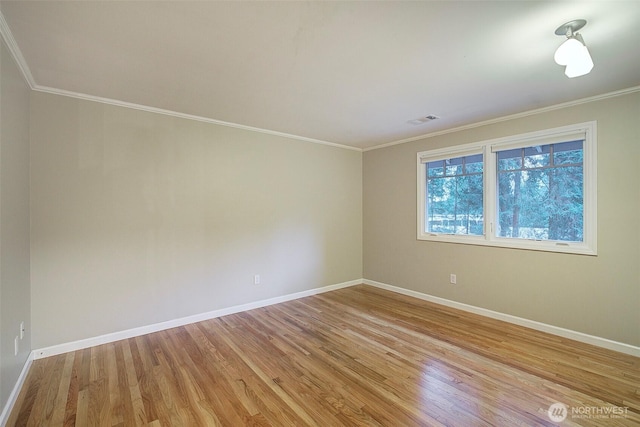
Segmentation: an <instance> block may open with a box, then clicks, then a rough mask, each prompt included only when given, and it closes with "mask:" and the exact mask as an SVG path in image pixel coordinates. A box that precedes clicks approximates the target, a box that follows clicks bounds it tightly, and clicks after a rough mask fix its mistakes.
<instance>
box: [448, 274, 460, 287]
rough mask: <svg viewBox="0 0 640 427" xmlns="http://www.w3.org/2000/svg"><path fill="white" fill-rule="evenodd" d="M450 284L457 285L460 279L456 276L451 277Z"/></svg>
mask: <svg viewBox="0 0 640 427" xmlns="http://www.w3.org/2000/svg"><path fill="white" fill-rule="evenodd" d="M449 283H451V284H452V285H455V284H456V283H458V278H457V277H456V275H455V274H451V275H449Z"/></svg>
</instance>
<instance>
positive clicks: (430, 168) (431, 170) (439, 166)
mask: <svg viewBox="0 0 640 427" xmlns="http://www.w3.org/2000/svg"><path fill="white" fill-rule="evenodd" d="M427 175H428V176H442V175H444V161H443V160H440V161H438V162H429V163H427Z"/></svg>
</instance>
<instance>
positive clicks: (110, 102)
mask: <svg viewBox="0 0 640 427" xmlns="http://www.w3.org/2000/svg"><path fill="white" fill-rule="evenodd" d="M32 89H33V90H35V91H37V92H45V93H51V94H54V95H62V96H67V97H70V98H77V99H82V100H85V101H93V102H99V103H101V104H108V105H114V106H117V107H125V108H131V109H134V110H141V111H147V112H149V113H156V114H162V115H165V116H172V117H178V118H182V119H187V120H195V121H198V122H204V123H211V124H215V125H220V126H226V127H231V128H235V129H242V130H248V131H251V132H257V133H263V134H267V135H273V136H279V137H283V138H288V139H294V140H297V141H302V142H311V143H314V144H320V145H328V146H330V147H336V148H342V149H345V150H352V151H358V152H362V149H361V148H358V147H352V146H350V145H344V144H338V143H335V142H329V141H323V140H320V139H313V138H307V137H305V136H300V135H293V134H290V133H284V132H278V131H274V130H269V129H262V128H257V127H253V126H246V125H241V124H238V123H231V122H225V121H222V120H216V119H211V118H208V117H202V116H196V115H193V114H185V113H180V112H178V111H172V110H165V109H162V108H156V107H150V106H147V105H142V104H135V103H132V102H126V101H119V100H117V99H111V98H102V97H100V96H93V95H87V94H84V93H79V92H72V91H68V90H64V89H56V88H52V87H47V86H40V85H37V84H36V85H35V86H34V87H33V88H32Z"/></svg>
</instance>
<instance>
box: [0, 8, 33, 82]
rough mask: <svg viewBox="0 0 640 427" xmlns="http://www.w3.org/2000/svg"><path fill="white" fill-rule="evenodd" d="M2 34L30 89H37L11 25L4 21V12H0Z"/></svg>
mask: <svg viewBox="0 0 640 427" xmlns="http://www.w3.org/2000/svg"><path fill="white" fill-rule="evenodd" d="M0 34H1V35H2V38H3V39H4V42H5V43H6V45H7V48H9V52H11V55H12V56H13V59H14V60H15V61H16V64H17V65H18V68H19V69H20V71H21V72H22V76H23V77H24V79H25V81H26V82H27V84H28V85H29V87H30V88H31V89H33V88H34V87H36V83H35V81H34V80H33V75H32V74H31V70H30V69H29V66H28V65H27V61H26V60H25V59H24V56H22V52H21V51H20V48H19V47H18V44H17V43H16V39H14V38H13V34H12V33H11V29H10V28H9V24H7V21H6V20H5V19H4V15H3V14H2V11H0Z"/></svg>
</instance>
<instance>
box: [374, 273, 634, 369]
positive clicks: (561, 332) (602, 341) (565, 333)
mask: <svg viewBox="0 0 640 427" xmlns="http://www.w3.org/2000/svg"><path fill="white" fill-rule="evenodd" d="M362 282H363V283H364V284H366V285H370V286H374V287H376V288H380V289H386V290H388V291H392V292H396V293H399V294H403V295H407V296H410V297H414V298H419V299H421V300H425V301H429V302H433V303H436V304H441V305H445V306H447V307H451V308H457V309H458V310H463V311H468V312H470V313H474V314H479V315H481V316H485V317H490V318H492V319H496V320H502V321H504V322H508V323H513V324H515V325H519V326H524V327H527V328H531V329H535V330H537V331H541V332H546V333H549V334H553V335H557V336H560V337H563V338H568V339H572V340H575V341H580V342H583V343H586V344H591V345H595V346H597V347H602V348H606V349H609V350H613V351H617V352H620V353H625V354H629V355H631V356H636V357H640V347H636V346H633V345H630V344H625V343H621V342H618V341H612V340H609V339H606V338H601V337H596V336H594V335H589V334H585V333H582V332H577V331H572V330H571V329H565V328H560V327H558V326H553V325H548V324H546V323H541V322H536V321H534V320H529V319H524V318H522V317H517V316H512V315H510V314H504V313H500V312H497V311H492V310H488V309H486V308H481V307H476V306H473V305H469V304H464V303H461V302H456V301H451V300H448V299H445V298H440V297H436V296H433V295H429V294H424V293H421V292H417V291H412V290H409V289H404V288H399V287H397V286H393V285H388V284H386V283H381V282H376V281H374V280H368V279H364V280H363V281H362Z"/></svg>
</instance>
